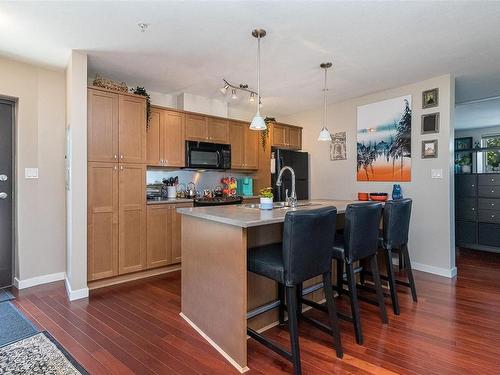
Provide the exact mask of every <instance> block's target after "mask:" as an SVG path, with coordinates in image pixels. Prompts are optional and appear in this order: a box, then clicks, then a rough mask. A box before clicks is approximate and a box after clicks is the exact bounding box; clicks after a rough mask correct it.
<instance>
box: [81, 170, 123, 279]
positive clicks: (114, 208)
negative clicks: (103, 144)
mask: <svg viewBox="0 0 500 375" xmlns="http://www.w3.org/2000/svg"><path fill="white" fill-rule="evenodd" d="M87 174H88V180H87V192H88V202H87V203H88V205H87V246H88V254H87V260H88V261H87V273H88V280H89V281H93V280H99V279H103V278H107V277H111V276H116V275H118V163H88V169H87Z"/></svg>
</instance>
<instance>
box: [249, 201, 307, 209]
mask: <svg viewBox="0 0 500 375" xmlns="http://www.w3.org/2000/svg"><path fill="white" fill-rule="evenodd" d="M305 206H317V204H315V203H312V202H298V203H297V207H305ZM240 207H243V208H257V209H260V204H259V203H247V204H242V205H240ZM287 208H292V207H290V206H289V205H288V203H286V202H274V203H273V210H279V209H287Z"/></svg>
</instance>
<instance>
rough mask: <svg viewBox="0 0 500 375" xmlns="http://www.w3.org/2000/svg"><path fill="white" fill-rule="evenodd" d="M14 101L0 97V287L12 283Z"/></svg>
mask: <svg viewBox="0 0 500 375" xmlns="http://www.w3.org/2000/svg"><path fill="white" fill-rule="evenodd" d="M13 115H14V103H12V102H9V101H5V100H1V99H0V288H3V287H6V286H11V285H12V263H13V262H12V260H13V249H12V190H13V189H12V187H13V186H12V129H13V117H14V116H13Z"/></svg>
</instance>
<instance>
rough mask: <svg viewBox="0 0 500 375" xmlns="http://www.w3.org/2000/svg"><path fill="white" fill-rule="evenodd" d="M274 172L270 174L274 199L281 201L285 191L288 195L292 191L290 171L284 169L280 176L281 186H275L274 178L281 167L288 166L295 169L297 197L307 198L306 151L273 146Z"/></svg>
mask: <svg viewBox="0 0 500 375" xmlns="http://www.w3.org/2000/svg"><path fill="white" fill-rule="evenodd" d="M271 152H273V153H274V160H275V173H273V174H271V183H272V185H273V189H274V200H275V201H276V202H282V201H284V200H285V199H286V195H285V191H286V190H287V189H288V195H290V194H291V193H292V176H291V174H290V171H285V172H284V173H283V177H282V184H281V187H278V186H276V180H277V179H278V174H279V172H280V170H281V168H283V167H285V166H288V167H291V168H292V169H293V170H294V171H295V191H296V193H297V199H299V200H304V199H309V154H308V153H307V152H301V151H292V150H285V149H281V148H275V147H273V148H272V149H271Z"/></svg>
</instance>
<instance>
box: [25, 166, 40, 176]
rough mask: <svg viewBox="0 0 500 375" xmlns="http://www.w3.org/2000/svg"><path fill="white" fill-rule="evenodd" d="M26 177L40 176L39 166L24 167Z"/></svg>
mask: <svg viewBox="0 0 500 375" xmlns="http://www.w3.org/2000/svg"><path fill="white" fill-rule="evenodd" d="M24 177H25V178H38V168H24Z"/></svg>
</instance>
